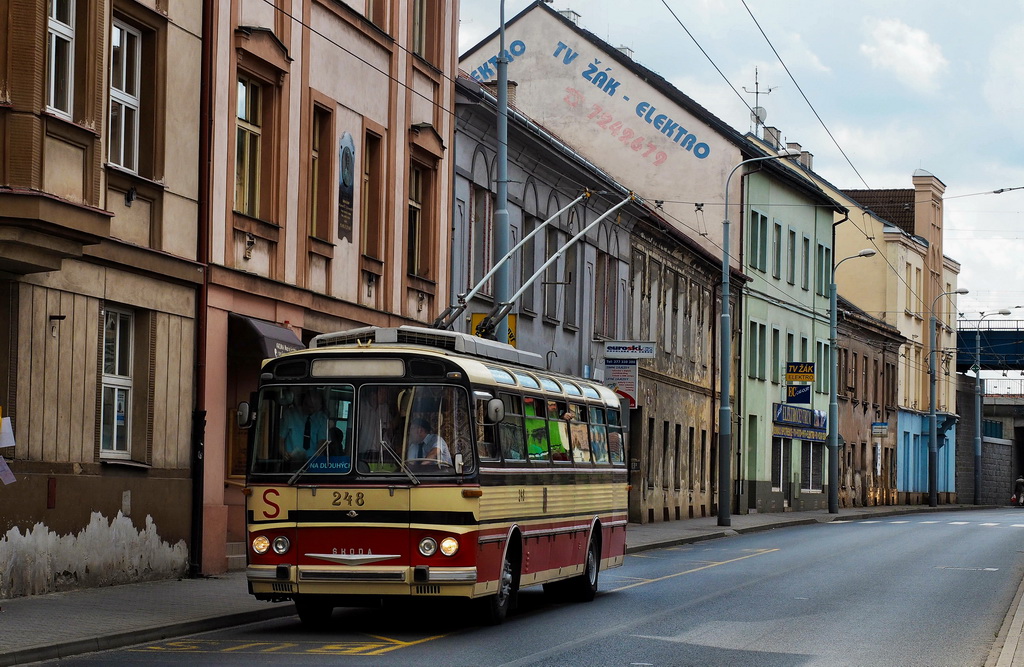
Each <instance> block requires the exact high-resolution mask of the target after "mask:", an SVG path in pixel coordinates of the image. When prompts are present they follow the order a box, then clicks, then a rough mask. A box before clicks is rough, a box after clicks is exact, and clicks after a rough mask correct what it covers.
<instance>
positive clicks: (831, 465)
mask: <svg viewBox="0 0 1024 667" xmlns="http://www.w3.org/2000/svg"><path fill="white" fill-rule="evenodd" d="M875 254H876V253H875V249H874V248H865V249H864V250H861V251H860V252H858V253H857V254H856V255H851V256H849V257H844V258H843V259H841V260H839V261H838V262H836V264H835V266H833V267H832V284H831V285H829V290H828V312H829V315H828V335H829V341H828V347H829V356H830V357H831V359H830V360H829V361H830V363H829V381H828V512H829V514H838V513H839V398H838V393H837V384H838V379H837V378H836V368H837V367H838V365H839V361H838V360H839V356H838V355H839V350H838V347H839V340H838V339H839V335H838V334H837V333H836V320H837V319H838V318H837V316H836V314H837V308H836V270H837V269H838V268H839V265H840V264H842V263H843V262H845V261H846V260H848V259H857V258H858V257H874V256H875Z"/></svg>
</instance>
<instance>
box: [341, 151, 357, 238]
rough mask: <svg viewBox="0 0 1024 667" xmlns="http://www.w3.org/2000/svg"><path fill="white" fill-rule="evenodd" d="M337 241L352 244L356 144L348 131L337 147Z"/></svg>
mask: <svg viewBox="0 0 1024 667" xmlns="http://www.w3.org/2000/svg"><path fill="white" fill-rule="evenodd" d="M338 164H339V165H340V168H339V169H338V239H345V240H346V241H348V242H349V243H351V242H352V219H353V212H352V203H353V195H352V193H353V191H354V186H353V182H354V181H355V172H356V143H355V141H354V140H353V139H352V134H351V133H349V132H348V131H346V132H344V133H343V134H342V135H341V142H340V144H339V147H338Z"/></svg>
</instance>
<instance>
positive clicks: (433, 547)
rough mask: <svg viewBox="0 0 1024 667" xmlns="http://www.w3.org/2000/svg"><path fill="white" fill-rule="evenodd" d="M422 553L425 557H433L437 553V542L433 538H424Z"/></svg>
mask: <svg viewBox="0 0 1024 667" xmlns="http://www.w3.org/2000/svg"><path fill="white" fill-rule="evenodd" d="M420 553H421V554H423V555H424V556H433V555H434V554H435V553H437V540H435V539H434V538H433V537H424V538H423V539H422V540H420Z"/></svg>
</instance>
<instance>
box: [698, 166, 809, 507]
mask: <svg viewBox="0 0 1024 667" xmlns="http://www.w3.org/2000/svg"><path fill="white" fill-rule="evenodd" d="M799 155H800V154H799V153H798V152H792V153H791V152H788V151H787V152H785V153H780V154H778V155H766V156H764V157H755V158H751V159H749V160H744V161H742V162H740V163H739V164H737V165H736V166H735V167H733V168H732V171H730V172H729V176H728V177H727V178H726V179H725V216H724V220H722V315H721V319H720V323H719V328H720V329H721V331H720V332H719V337H720V338H721V339H722V343H721V359H720V361H721V363H720V364H719V367H720V369H721V370H720V377H719V381H718V382H719V408H718V525H719V526H731V525H732V519H731V516H730V515H731V513H732V488H731V487H732V484H731V479H732V475H731V474H730V467H731V462H732V453H731V452H730V448H731V446H732V404H731V401H730V398H729V392H730V387H729V383H730V380H731V373H732V316H731V314H730V313H729V182H730V181H732V175H733V174H735V173H736V170H737V169H739V168H740V167H742V166H743V165H747V164H750V163H751V162H761V161H762V160H777V159H779V158H787V157H798V156H799Z"/></svg>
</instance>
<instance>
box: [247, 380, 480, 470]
mask: <svg viewBox="0 0 1024 667" xmlns="http://www.w3.org/2000/svg"><path fill="white" fill-rule="evenodd" d="M472 428H473V414H472V412H471V410H470V405H469V397H468V394H467V392H466V391H465V390H464V389H463V388H462V387H457V386H452V385H442V384H427V383H424V384H401V385H399V384H370V383H366V384H362V385H360V386H358V387H356V386H353V385H351V384H316V385H310V384H289V385H284V384H282V385H268V386H265V387H263V388H262V389H261V391H260V395H259V407H258V410H257V419H256V425H255V429H256V430H255V434H254V435H255V437H254V440H253V449H252V456H251V459H250V460H251V465H250V473H251V474H253V475H273V474H286V475H288V476H289V478H290V479H291V480H292V481H293V482H294V481H295V480H297V479H298V478H299V476H322V475H332V476H337V475H349V474H353V473H354V474H355V475H360V476H365V475H368V476H374V477H377V476H385V475H391V476H395V475H400V476H403V477H409V478H411V479H412V481H414V482H415V481H416V478H418V477H419V476H420V475H428V476H437V475H454V474H460V475H465V474H467V473H469V472H471V471H473V470H474V469H475V465H474V462H473V444H472V443H473V436H472Z"/></svg>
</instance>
